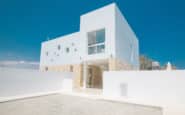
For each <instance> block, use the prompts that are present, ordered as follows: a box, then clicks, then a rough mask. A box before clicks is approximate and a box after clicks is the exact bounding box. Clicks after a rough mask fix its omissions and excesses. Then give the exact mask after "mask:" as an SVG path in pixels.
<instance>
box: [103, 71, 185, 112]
mask: <svg viewBox="0 0 185 115" xmlns="http://www.w3.org/2000/svg"><path fill="white" fill-rule="evenodd" d="M103 95H104V96H107V97H112V98H124V99H125V100H128V101H130V102H134V103H138V104H146V105H154V106H160V107H162V108H163V109H164V115H185V71H120V72H114V71H112V72H104V75H103Z"/></svg>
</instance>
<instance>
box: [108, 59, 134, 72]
mask: <svg viewBox="0 0 185 115" xmlns="http://www.w3.org/2000/svg"><path fill="white" fill-rule="evenodd" d="M121 70H133V67H132V66H131V65H130V64H127V63H126V62H122V61H121V60H119V59H115V58H109V71H121Z"/></svg>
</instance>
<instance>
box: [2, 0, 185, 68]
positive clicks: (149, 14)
mask: <svg viewBox="0 0 185 115" xmlns="http://www.w3.org/2000/svg"><path fill="white" fill-rule="evenodd" d="M112 2H115V3H117V5H118V6H119V8H120V10H121V11H122V13H123V14H124V16H125V17H126V19H127V21H128V23H129V24H130V25H131V27H132V29H133V30H134V31H135V33H136V35H137V37H138V39H139V42H140V53H141V54H145V55H147V56H149V57H151V58H153V59H155V60H158V61H160V62H161V63H162V64H164V63H166V62H167V61H170V62H172V64H175V65H176V66H178V67H179V68H185V51H184V50H185V7H184V4H185V1H184V0H30V1H25V0H1V1H0V60H1V61H3V60H15V61H16V60H17V61H18V60H25V61H39V58H40V46H41V42H42V41H45V40H46V39H47V37H49V38H55V37H58V36H62V35H65V34H69V33H72V32H75V31H79V21H80V15H81V14H84V13H87V12H89V11H91V10H94V9H96V8H100V7H102V6H104V5H107V4H110V3H112Z"/></svg>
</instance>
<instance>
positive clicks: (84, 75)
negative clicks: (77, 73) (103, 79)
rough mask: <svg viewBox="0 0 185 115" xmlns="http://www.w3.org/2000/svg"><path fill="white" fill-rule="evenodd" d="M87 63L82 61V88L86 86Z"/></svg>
mask: <svg viewBox="0 0 185 115" xmlns="http://www.w3.org/2000/svg"><path fill="white" fill-rule="evenodd" d="M86 81H87V63H86V62H84V63H83V88H84V89H85V88H87V82H86Z"/></svg>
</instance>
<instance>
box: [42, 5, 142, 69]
mask: <svg viewBox="0 0 185 115" xmlns="http://www.w3.org/2000/svg"><path fill="white" fill-rule="evenodd" d="M100 29H105V52H102V53H98V54H91V55H89V54H88V37H87V35H88V32H92V31H95V30H100ZM72 43H74V44H75V45H72ZM58 45H60V46H61V50H58V49H57V46H58ZM66 48H70V52H69V53H66V50H65V49H66ZM75 48H76V49H77V51H76V52H75V51H74V49H75ZM46 52H49V53H48V56H47V55H46ZM112 57H113V58H118V59H120V60H121V61H122V62H125V63H127V64H131V65H133V66H134V67H135V69H138V67H139V43H138V39H137V37H136V35H135V33H134V32H133V31H132V29H131V27H130V25H129V24H128V23H127V21H126V19H125V18H124V16H123V15H122V13H121V12H120V10H119V9H118V7H117V5H116V4H115V3H113V4H110V5H107V6H104V7H102V8H99V9H96V10H94V11H91V12H88V13H86V14H83V15H81V16H80V29H79V32H76V33H73V34H69V35H66V36H62V37H58V38H56V39H53V40H49V41H45V42H43V43H42V48H41V57H40V66H57V65H60V66H61V65H65V64H78V63H82V62H84V61H96V60H105V59H108V58H112Z"/></svg>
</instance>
